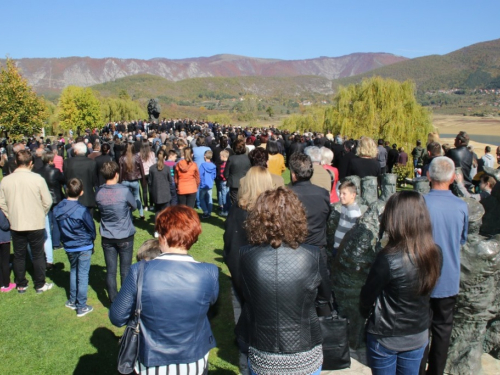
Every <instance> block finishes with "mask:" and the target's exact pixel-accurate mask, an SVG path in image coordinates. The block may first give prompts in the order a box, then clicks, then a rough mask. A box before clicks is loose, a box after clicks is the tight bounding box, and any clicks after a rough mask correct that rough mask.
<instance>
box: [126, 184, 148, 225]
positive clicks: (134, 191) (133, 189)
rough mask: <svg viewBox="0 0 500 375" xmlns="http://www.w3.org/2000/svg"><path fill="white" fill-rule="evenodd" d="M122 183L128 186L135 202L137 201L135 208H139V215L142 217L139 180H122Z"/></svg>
mask: <svg viewBox="0 0 500 375" xmlns="http://www.w3.org/2000/svg"><path fill="white" fill-rule="evenodd" d="M122 185H123V186H126V187H128V188H129V190H130V192H131V193H132V195H133V196H134V199H135V202H136V203H137V208H138V209H139V215H140V216H141V217H143V216H144V210H143V209H142V201H141V189H140V184H139V181H122ZM131 214H132V213H131Z"/></svg>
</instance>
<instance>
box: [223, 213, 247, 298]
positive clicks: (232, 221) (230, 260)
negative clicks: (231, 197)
mask: <svg viewBox="0 0 500 375" xmlns="http://www.w3.org/2000/svg"><path fill="white" fill-rule="evenodd" d="M247 216H248V211H246V210H244V209H242V208H240V207H239V206H238V205H237V204H234V205H232V206H231V209H230V210H229V215H228V217H227V220H226V223H225V224H224V229H225V230H224V252H223V257H224V262H225V263H226V264H227V268H228V269H229V272H230V273H231V278H232V280H233V285H234V288H235V289H236V292H237V294H238V295H239V297H240V298H241V299H243V293H242V290H241V285H240V278H239V277H240V264H239V261H240V248H241V247H242V246H245V245H248V239H247V232H246V230H245V228H244V227H243V224H244V222H245V220H246V219H247Z"/></svg>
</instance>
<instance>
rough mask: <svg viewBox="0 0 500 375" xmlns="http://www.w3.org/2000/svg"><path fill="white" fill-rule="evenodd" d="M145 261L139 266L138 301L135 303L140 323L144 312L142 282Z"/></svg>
mask: <svg viewBox="0 0 500 375" xmlns="http://www.w3.org/2000/svg"><path fill="white" fill-rule="evenodd" d="M145 263H146V262H145V261H141V263H140V265H139V274H138V275H137V300H136V303H135V315H136V316H137V320H138V321H139V319H140V317H141V310H142V298H141V297H142V281H143V279H144V264H145Z"/></svg>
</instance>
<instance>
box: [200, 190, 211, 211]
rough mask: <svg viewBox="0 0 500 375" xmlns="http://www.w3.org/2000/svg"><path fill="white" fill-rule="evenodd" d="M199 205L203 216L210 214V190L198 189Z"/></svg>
mask: <svg viewBox="0 0 500 375" xmlns="http://www.w3.org/2000/svg"><path fill="white" fill-rule="evenodd" d="M200 204H201V209H202V211H203V213H204V214H209V215H210V214H211V213H212V206H213V201H212V189H200Z"/></svg>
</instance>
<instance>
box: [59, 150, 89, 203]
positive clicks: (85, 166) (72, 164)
mask: <svg viewBox="0 0 500 375" xmlns="http://www.w3.org/2000/svg"><path fill="white" fill-rule="evenodd" d="M96 169H97V168H96V163H95V160H92V159H89V158H88V157H86V156H85V155H75V156H73V157H72V158H71V159H66V160H64V165H63V170H64V175H65V176H66V181H69V180H71V179H72V178H79V179H80V180H82V182H83V195H82V196H81V197H80V198H79V199H78V201H79V202H80V203H81V204H82V205H84V206H85V207H88V208H93V207H94V206H95V192H94V186H96V184H97V173H96Z"/></svg>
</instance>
